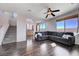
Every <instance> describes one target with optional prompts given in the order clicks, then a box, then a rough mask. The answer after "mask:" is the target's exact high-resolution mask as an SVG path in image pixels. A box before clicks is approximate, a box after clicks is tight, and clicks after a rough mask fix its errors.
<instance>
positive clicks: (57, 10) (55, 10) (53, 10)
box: [52, 10, 60, 12]
mask: <svg viewBox="0 0 79 59" xmlns="http://www.w3.org/2000/svg"><path fill="white" fill-rule="evenodd" d="M59 11H60V10H53V11H52V12H59Z"/></svg>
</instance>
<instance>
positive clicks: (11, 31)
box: [0, 3, 79, 56]
mask: <svg viewBox="0 0 79 59" xmlns="http://www.w3.org/2000/svg"><path fill="white" fill-rule="evenodd" d="M33 6H34V7H33ZM78 6H79V4H78V3H2V4H0V28H1V31H0V33H1V37H0V52H1V53H0V55H1V56H73V55H75V56H79V40H78V39H79V38H78V37H79V33H78V32H79V19H78V17H79V7H78ZM4 21H5V22H4ZM60 51H62V52H60Z"/></svg>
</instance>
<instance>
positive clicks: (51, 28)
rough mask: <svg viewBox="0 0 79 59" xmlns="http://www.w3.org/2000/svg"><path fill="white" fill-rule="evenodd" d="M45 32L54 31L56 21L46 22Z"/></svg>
mask: <svg viewBox="0 0 79 59" xmlns="http://www.w3.org/2000/svg"><path fill="white" fill-rule="evenodd" d="M46 23H47V27H48V28H47V29H46V30H47V31H56V20H51V21H47V22H46Z"/></svg>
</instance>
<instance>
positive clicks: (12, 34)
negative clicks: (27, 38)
mask: <svg viewBox="0 0 79 59" xmlns="http://www.w3.org/2000/svg"><path fill="white" fill-rule="evenodd" d="M12 42H16V27H14V26H11V27H9V29H8V31H7V32H6V35H5V38H4V40H3V44H7V43H12Z"/></svg>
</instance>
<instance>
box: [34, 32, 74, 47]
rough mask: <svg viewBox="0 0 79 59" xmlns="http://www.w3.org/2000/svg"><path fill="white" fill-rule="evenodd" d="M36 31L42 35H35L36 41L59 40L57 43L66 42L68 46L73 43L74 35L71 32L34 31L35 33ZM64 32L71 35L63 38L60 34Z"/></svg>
mask: <svg viewBox="0 0 79 59" xmlns="http://www.w3.org/2000/svg"><path fill="white" fill-rule="evenodd" d="M38 33H42V36H39V35H37V37H35V40H36V41H42V40H51V41H54V42H59V43H62V44H66V45H69V46H72V45H74V44H75V37H74V34H73V33H72V32H52V31H45V32H35V35H36V34H38ZM64 34H68V35H71V37H69V38H68V39H66V38H63V37H62V36H63V35H64Z"/></svg>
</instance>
